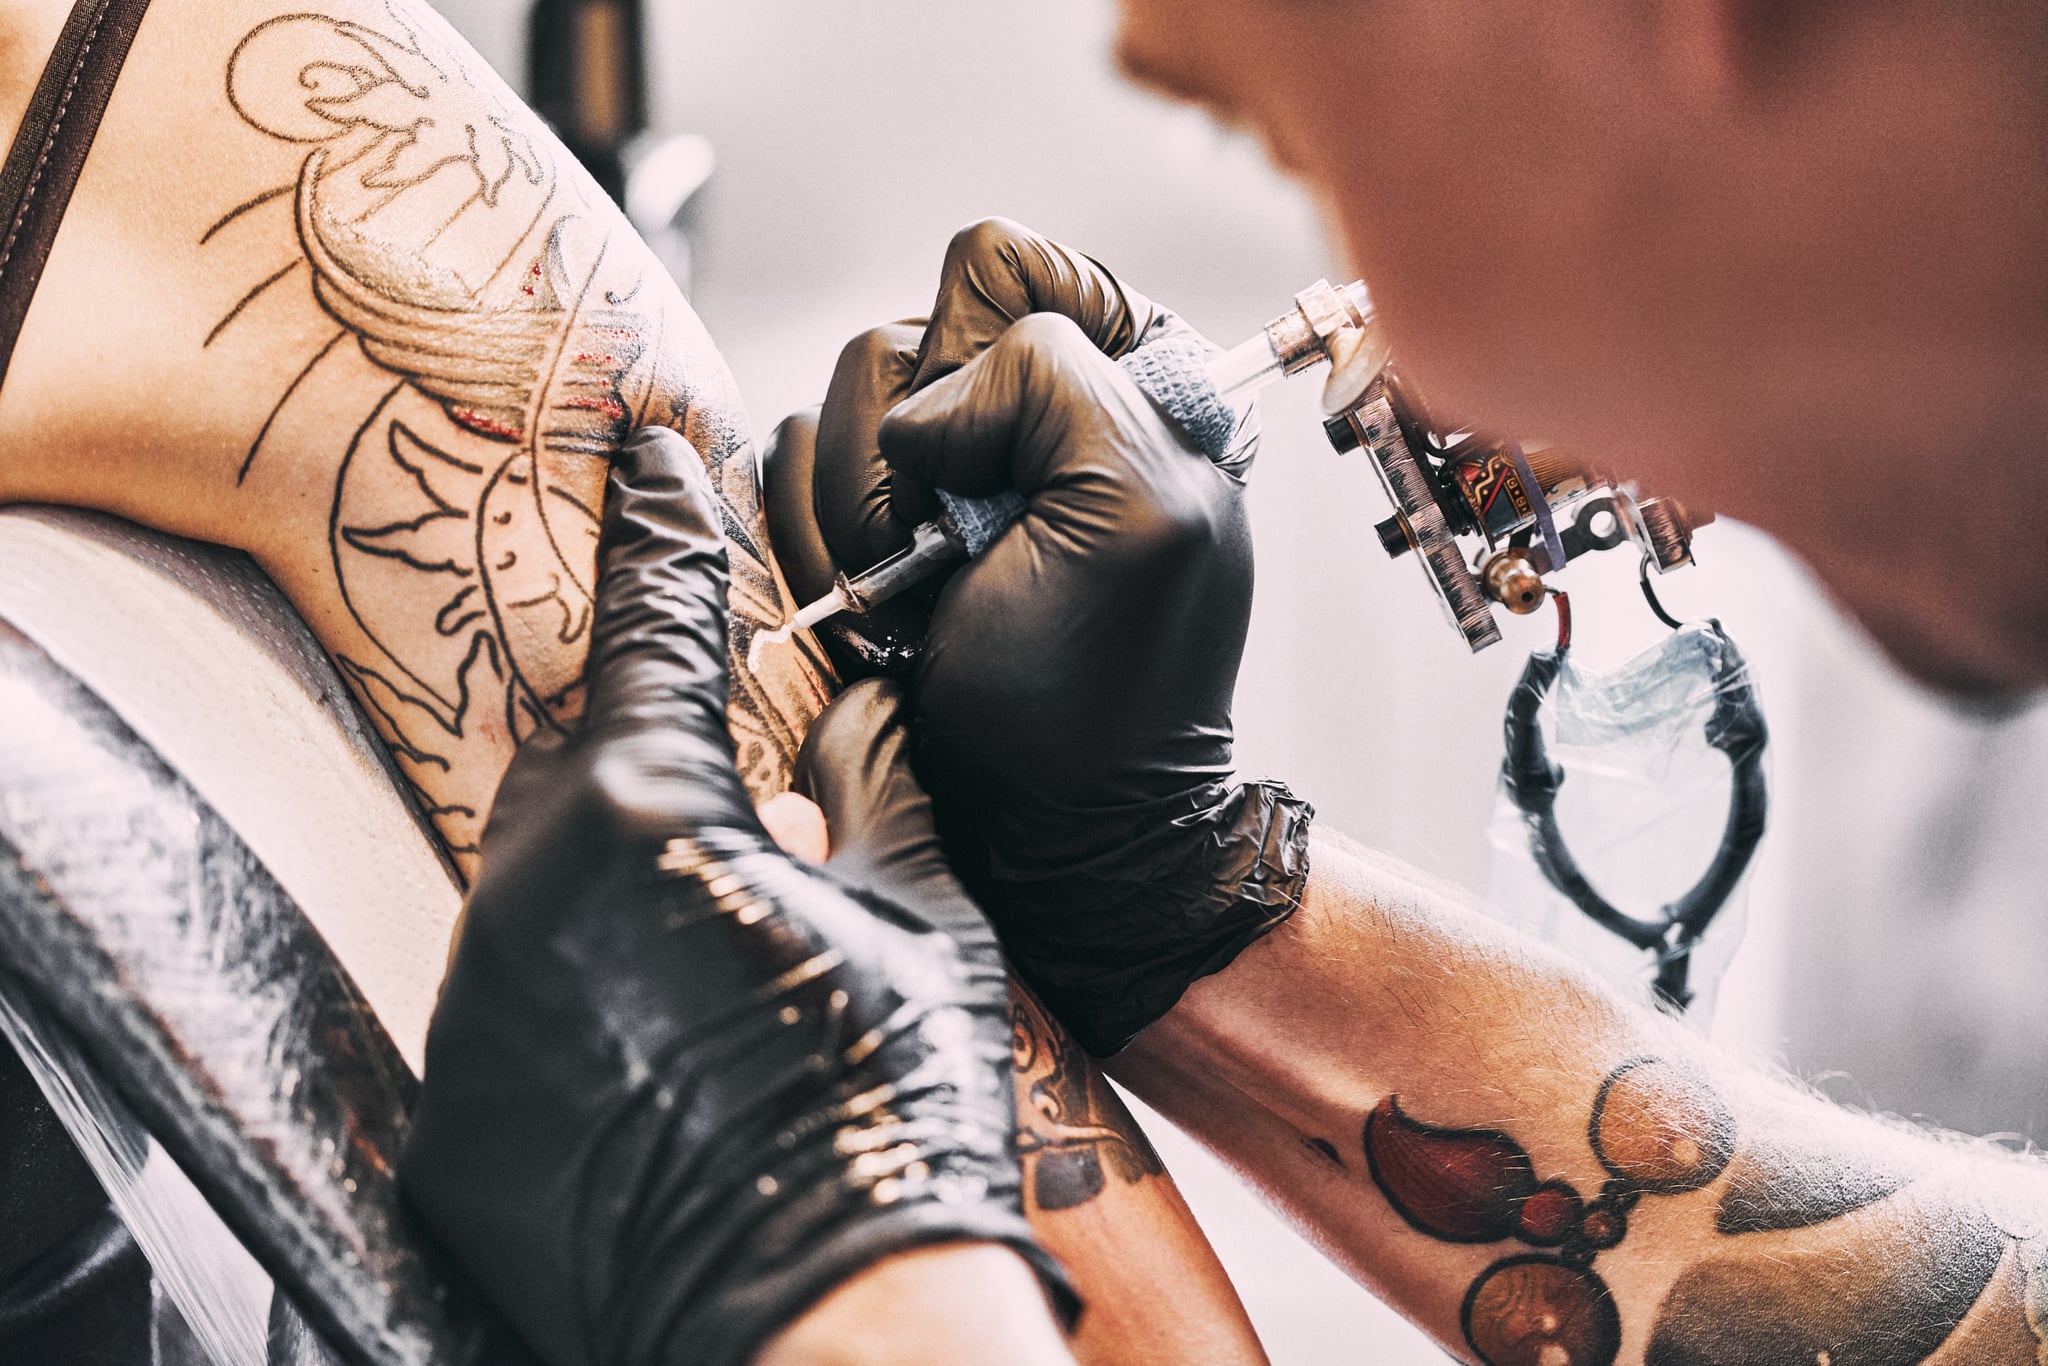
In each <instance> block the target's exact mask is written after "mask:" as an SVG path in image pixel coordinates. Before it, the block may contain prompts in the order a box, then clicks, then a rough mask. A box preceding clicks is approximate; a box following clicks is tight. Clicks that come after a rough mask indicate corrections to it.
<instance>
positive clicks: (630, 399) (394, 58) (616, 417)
mask: <svg viewBox="0 0 2048 1366" xmlns="http://www.w3.org/2000/svg"><path fill="white" fill-rule="evenodd" d="M384 12H385V14H386V16H387V17H388V19H389V32H380V31H378V30H377V29H373V28H370V27H368V26H366V25H363V24H359V23H355V22H351V21H348V20H343V19H338V18H334V17H331V16H328V15H322V14H312V13H301V14H285V15H280V16H277V17H274V18H272V19H269V20H267V21H265V22H264V23H262V24H260V25H258V26H257V27H256V28H254V29H252V30H251V31H250V32H249V33H248V34H246V35H245V36H244V37H243V38H242V40H241V42H240V43H239V44H238V45H237V47H236V49H235V51H234V54H233V56H232V57H231V58H230V60H229V63H228V70H227V83H226V94H227V100H228V103H229V105H230V106H231V107H232V108H233V109H234V111H235V112H236V113H237V114H238V115H239V116H240V117H241V118H242V120H243V121H244V122H246V123H247V124H248V125H249V126H250V127H252V128H254V129H256V130H257V131H259V132H260V133H263V134H264V135H266V136H267V137H269V138H272V139H275V140H278V141H281V142H284V143H287V144H290V145H292V146H293V147H295V148H299V149H303V151H304V158H303V160H302V161H301V162H300V163H299V171H298V174H297V176H296V178H295V180H294V181H293V183H291V184H289V185H284V186H278V187H274V188H272V189H269V190H266V191H265V192H263V193H261V194H259V195H256V196H255V197H253V198H251V199H250V200H248V201H246V202H245V203H243V204H240V205H237V206H235V207H234V208H233V209H231V210H229V211H228V212H227V213H226V214H225V215H224V216H223V217H221V218H220V219H219V220H218V221H216V222H215V223H214V224H213V225H212V226H211V227H210V228H209V229H208V230H207V232H206V234H205V235H204V237H203V238H202V239H201V244H202V245H205V244H206V243H209V242H212V241H214V240H215V239H216V238H218V237H221V236H222V235H223V234H224V233H228V230H229V229H230V228H232V227H233V226H234V225H236V224H239V223H243V222H245V221H248V220H250V219H251V216H252V215H254V214H256V213H257V211H259V210H261V209H263V208H264V207H265V206H266V205H270V204H272V203H274V202H276V201H280V200H288V201H289V204H288V207H289V208H290V211H291V216H290V226H291V232H292V236H293V239H294V241H295V244H296V246H297V248H298V253H299V254H298V255H297V256H296V257H295V258H294V259H292V260H291V261H289V262H288V263H286V264H285V265H284V266H282V267H281V268H280V267H278V266H277V265H276V264H275V262H274V261H273V262H269V263H266V266H265V271H264V277H263V279H262V280H261V281H260V282H259V283H257V284H255V285H254V287H253V288H251V289H250V290H248V291H247V292H246V293H245V294H243V295H242V296H241V298H240V299H239V300H238V301H237V302H236V303H235V304H234V305H233V307H232V308H230V309H229V310H228V311H227V313H226V314H225V315H224V316H223V317H221V318H220V319H219V321H218V322H217V323H216V324H215V326H214V328H213V330H212V331H211V332H210V333H209V335H208V336H207V338H206V340H205V341H204V342H203V343H202V346H211V345H213V343H214V342H215V341H217V340H218V339H219V338H221V337H222V336H223V335H224V334H226V333H228V332H229V331H231V330H232V329H233V328H234V326H235V324H236V323H237V322H238V321H239V320H240V319H242V318H244V317H246V316H248V315H249V312H250V310H251V309H252V308H253V307H254V306H255V305H256V303H257V302H258V301H259V300H261V299H263V298H265V297H266V296H267V294H268V292H269V291H271V290H272V288H273V287H274V286H277V285H279V284H280V283H286V282H289V281H291V280H293V279H295V278H299V277H298V267H299V266H300V265H302V264H303V265H305V266H306V267H307V268H308V270H309V273H310V276H311V283H312V292H313V295H314V298H315V300H316V301H317V303H318V305H319V307H320V308H321V309H322V310H323V311H324V312H325V313H326V315H327V316H328V317H329V318H331V319H332V320H333V321H334V322H335V323H336V324H338V330H337V331H335V332H334V333H332V334H330V335H328V336H327V338H326V340H325V342H324V345H322V346H321V347H320V348H319V349H318V350H317V351H316V352H315V353H314V354H313V355H312V356H311V357H310V359H309V360H308V361H307V363H306V364H305V366H304V368H303V369H301V370H300V371H299V372H298V374H297V375H296V377H295V378H294V379H293V380H292V381H291V383H290V384H289V385H288V386H287V387H286V388H285V390H284V392H283V394H282V395H281V396H280V398H279V399H278V401H277V404H276V406H275V408H274V409H273V410H272V412H271V415H270V417H269V418H268V419H267V420H266V421H265V422H264V424H263V426H262V429H261V430H260V431H259V433H258V434H257V436H256V438H255V440H254V442H253V443H252V445H251V446H250V448H249V451H248V453H247V455H246V457H245V459H244V461H243V465H242V469H241V473H240V479H238V482H240V481H241V480H246V478H247V477H248V475H249V473H250V472H251V470H252V469H253V468H255V467H256V466H257V465H258V462H259V461H260V460H261V458H262V453H263V451H264V449H265V446H266V444H267V443H268V442H269V441H270V440H271V439H272V437H273V433H274V432H275V431H276V430H278V429H279V426H280V422H281V419H282V418H283V416H284V415H285V414H286V413H287V410H288V409H289V408H290V406H291V405H292V404H293V402H294V401H295V399H297V398H298V397H299V396H300V395H301V393H302V392H303V391H304V390H306V389H308V388H317V385H314V384H312V383H311V381H313V379H314V377H315V376H316V373H318V372H321V371H322V370H323V368H325V367H330V366H333V365H336V364H341V363H344V362H348V363H352V364H355V365H356V366H358V367H360V360H359V359H354V357H353V356H352V355H348V354H344V353H343V344H344V343H345V342H348V341H353V342H354V343H355V345H354V346H353V347H349V348H347V351H348V352H350V353H359V354H360V356H361V357H364V358H367V359H368V360H369V361H370V362H371V363H372V364H373V365H375V366H376V367H378V368H379V369H381V370H382V371H384V372H385V373H386V374H388V375H389V376H391V378H392V381H393V383H392V386H391V387H390V388H389V389H387V390H385V391H384V392H382V394H381V396H380V397H379V398H378V399H377V400H376V402H375V406H374V407H373V408H372V409H371V411H370V412H369V413H368V414H367V416H366V417H365V420H364V422H363V425H362V426H361V428H360V429H359V430H358V431H357V432H356V434H355V437H354V439H353V440H352V441H350V442H349V444H348V446H347V448H346V450H345V451H343V452H341V453H340V454H339V456H338V459H337V461H336V468H337V473H336V476H335V485H334V490H333V497H332V505H331V514H330V525H329V538H328V539H329V554H330V559H331V563H332V566H333V570H334V575H335V581H336V584H337V586H338V589H339V593H340V597H341V599H342V605H343V606H344V607H345V608H346V610H347V612H348V614H349V616H350V617H351V618H352V619H353V620H354V622H355V624H356V626H357V627H358V628H359V629H360V631H361V638H362V640H364V641H366V642H367V644H368V649H367V651H366V652H358V651H355V650H348V651H337V652H336V659H337V663H338V664H339V666H340V667H341V669H342V671H343V673H344V675H345V676H346V677H347V678H348V679H349V680H350V682H351V684H352V685H353V686H354V687H355V689H356V691H357V695H358V697H359V698H360V699H361V700H362V701H363V702H364V704H365V706H366V708H367V709H368V710H369V712H370V713H371V715H372V717H373V719H374V720H375V721H376V723H377V725H378V728H379V730H380V731H381V732H382V733H383V735H384V737H385V739H386V741H387V743H388V744H390V746H391V748H392V750H393V752H394V754H396V755H397V756H398V759H399V763H400V766H401V769H402V770H403V771H404V772H405V774H406V776H407V777H408V779H409V780H410V781H411V783H412V785H413V787H414V788H415V791H416V793H417V794H418V796H419V798H420V801H421V804H422V806H423V807H424V808H426V809H427V811H428V813H429V815H430V817H431V818H432V819H433V821H434V824H435V826H436V828H437V830H438V831H439V832H440V833H441V835H442V838H443V840H444V841H445V843H446V844H447V845H448V847H449V849H450V852H451V853H452V854H453V855H454V856H455V858H456V860H457V862H458V864H459V865H460V866H461V867H462V869H463V871H464V872H465V874H469V873H472V872H473V871H474V860H475V855H476V838H477V835H478V833H479V827H480V824H481V817H480V814H479V813H478V812H477V810H476V809H475V806H476V804H477V803H478V802H479V801H480V800H484V799H487V798H488V794H489V793H490V791H491V790H493V789H494V788H495V786H496V780H497V777H498V775H499V773H500V772H502V768H503V764H504V762H505V759H506V757H507V755H508V749H507V745H508V743H509V744H518V743H522V742H524V741H525V740H526V739H528V738H530V737H531V736H532V735H534V734H536V733H537V732H540V731H543V730H550V729H559V728H561V727H562V726H564V725H565V724H566V723H568V722H571V721H573V719H574V718H575V717H576V716H577V715H579V714H580V711H581V706H582V684H581V671H582V665H583V660H584V657H585V655H586V653H587V648H588V630H589V625H590V617H591V611H592V607H593V593H594V589H595V584H594V582H593V579H594V575H593V573H592V566H593V565H594V562H595V545H596V541H597V536H598V530H599V517H600V504H601V501H602V498H603V490H604V481H605V472H606V469H607V467H608V464H609V456H610V454H611V452H612V451H613V450H615V449H616V448H617V446H618V445H619V444H620V443H621V442H622V441H623V440H624V439H625V437H626V436H627V435H628V434H630V432H631V431H632V430H633V429H634V428H636V427H638V426H640V425H642V424H643V423H645V422H649V421H656V422H663V423H667V424H668V425H671V426H674V427H676V428H677V429H678V430H681V431H682V432H683V433H684V434H685V435H686V436H687V437H689V438H690V440H691V441H692V443H693V444H694V445H695V446H696V447H697V449H698V452H699V454H700V455H701V456H703V458H704V459H705V462H706V465H707V467H708V468H709V469H710V471H711V473H712V477H713V483H714V485H715V486H716V487H717V489H718V491H719V493H720V508H721V514H722V517H723V518H724V528H723V529H724V530H725V532H726V534H727V538H728V542H729V545H730V560H731V567H732V589H731V601H732V606H733V632H734V657H735V658H736V659H744V658H745V655H746V644H747V642H748V640H750V639H751V637H752V635H753V634H754V632H756V631H757V630H761V629H770V628H773V627H775V626H779V625H780V624H781V623H782V621H783V619H784V617H785V615H786V611H787V608H786V604H785V603H784V601H783V596H782V590H781V587H780V584H779V582H778V580H777V577H776V575H775V572H774V570H773V567H772V565H771V563H770V562H769V560H768V557H767V555H766V552H765V543H764V541H763V539H762V524H761V518H760V505H759V496H758V490H757V489H756V488H755V486H754V477H755V476H754V470H753V462H752V455H751V450H750V448H749V438H748V435H747V431H746V423H745V418H744V415H743V414H741V413H740V412H739V411H738V410H737V404H736V401H734V400H733V399H732V397H731V395H730V394H720V393H718V392H716V389H717V386H718V384H720V383H725V384H727V385H728V387H729V377H727V376H726V375H725V372H724V371H723V368H722V363H720V362H718V361H717V359H716V356H715V353H714V352H711V351H710V346H709V339H708V338H705V337H702V336H701V329H695V330H692V329H693V327H694V324H693V322H692V320H689V319H687V318H683V319H679V318H678V317H677V316H675V315H677V314H678V313H679V312H681V311H682V310H681V306H680V303H679V301H673V300H670V299H665V298H663V297H660V296H659V295H658V294H657V293H656V292H652V291H647V289H646V286H647V275H648V272H650V271H653V270H656V269H658V267H656V266H655V265H654V263H653V261H652V258H651V257H650V256H648V255H647V254H646V253H645V252H644V251H640V250H637V244H634V243H632V241H631V239H630V231H629V230H628V229H627V228H626V227H625V226H624V224H623V222H622V221H621V220H619V218H618V216H617V215H616V213H615V212H614V211H612V210H611V209H610V208H609V206H608V205H607V204H605V202H604V201H603V199H602V195H601V192H599V191H598V190H597V189H596V187H595V185H594V184H592V183H590V182H589V180H588V177H587V176H585V175H584V174H583V173H582V172H581V170H580V168H577V167H575V166H574V165H573V163H570V164H567V165H564V164H560V163H558V161H557V156H556V152H555V149H554V148H553V146H552V145H551V144H550V143H549V142H548V141H547V140H546V139H544V138H542V137H539V136H537V135H536V134H535V132H533V131H530V128H537V125H533V124H532V121H531V119H530V117H529V116H527V115H525V114H524V112H523V111H521V110H519V109H518V108H517V106H516V104H514V103H512V102H511V101H510V97H509V94H507V92H505V91H504V89H503V87H502V85H500V84H499V83H498V82H497V80H496V78H495V77H494V76H492V75H490V74H489V73H488V72H482V71H479V70H476V69H474V68H472V67H471V66H470V65H469V64H468V63H467V62H466V61H465V60H464V59H463V58H462V56H461V55H460V52H459V49H458V48H456V47H455V46H454V45H453V44H452V43H451V42H448V41H444V36H443V35H440V34H438V33H437V32H436V31H434V30H433V29H432V28H431V27H429V26H428V25H427V24H426V23H425V22H424V21H422V22H421V23H419V24H415V23H412V22H410V21H409V20H408V19H407V17H406V16H404V15H403V14H402V13H401V12H400V11H399V9H398V8H397V7H396V6H395V5H392V4H390V3H388V0H387V3H386V5H385V6H384ZM265 221H266V222H268V219H267V218H266V220H265ZM228 235H229V236H233V235H234V234H232V233H228ZM670 293H671V294H672V291H671V292H670ZM664 305H668V306H667V307H664ZM679 322H680V323H681V324H682V326H680V328H679V326H678V324H679ZM677 348H681V349H682V350H683V351H684V352H685V353H689V354H690V364H691V365H692V366H698V367H702V368H703V369H705V370H706V371H715V373H713V374H710V375H709V379H708V382H707V383H705V384H700V385H699V386H698V387H697V388H696V389H685V387H684V385H683V384H682V383H680V379H681V377H680V376H679V375H678V374H677V373H676V371H677V369H678V367H677V365H676V363H675V357H674V354H673V353H674V352H675V351H676V349H677ZM699 378H703V377H701V376H700V377H699ZM684 395H686V397H684ZM436 585H438V587H436ZM424 599H433V600H434V601H433V605H432V606H429V607H427V608H426V609H425V610H426V620H425V622H422V621H421V620H420V619H419V617H418V615H417V608H416V607H415V609H414V611H413V612H411V613H407V614H404V615H403V616H401V614H400V613H399V612H398V611H397V610H396V609H395V608H394V607H393V604H399V603H406V604H417V603H419V602H421V601H422V600H424ZM380 625H383V627H384V629H380ZM394 627H395V628H396V629H393V628H394ZM792 660H793V662H792V663H791V664H790V665H789V667H787V668H786V669H785V670H783V671H782V672H780V673H779V674H778V675H777V676H776V677H772V678H769V677H760V676H756V675H753V674H751V673H750V672H749V671H747V670H746V669H744V668H737V669H735V671H734V679H733V705H732V721H733V728H734V732H735V740H736V742H737V744H738V748H739V756H738V757H739V762H740V766H741V771H742V773H743V775H744V776H745V777H746V778H747V779H748V782H749V786H750V787H751V788H752V789H753V790H754V791H755V792H756V795H757V796H765V795H767V793H769V792H772V791H775V790H779V789H780V788H781V787H782V786H784V785H785V784H786V780H787V773H788V769H789V766H790V764H791V762H792V761H793V759H794V756H795V751H796V748H797V745H798V744H799V743H800V741H801V737H802V733H803V730H804V729H805V728H806V727H807V726H808V723H809V721H810V720H811V718H812V717H813V716H815V715H816V712H817V710H818V709H819V708H820V707H822V705H823V702H824V700H825V698H826V696H827V694H828V688H829V678H830V676H829V672H828V671H827V669H826V667H825V666H824V663H823V660H822V658H818V657H814V655H813V654H812V653H811V652H809V651H805V652H804V653H802V654H801V655H796V656H793V657H792Z"/></svg>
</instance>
